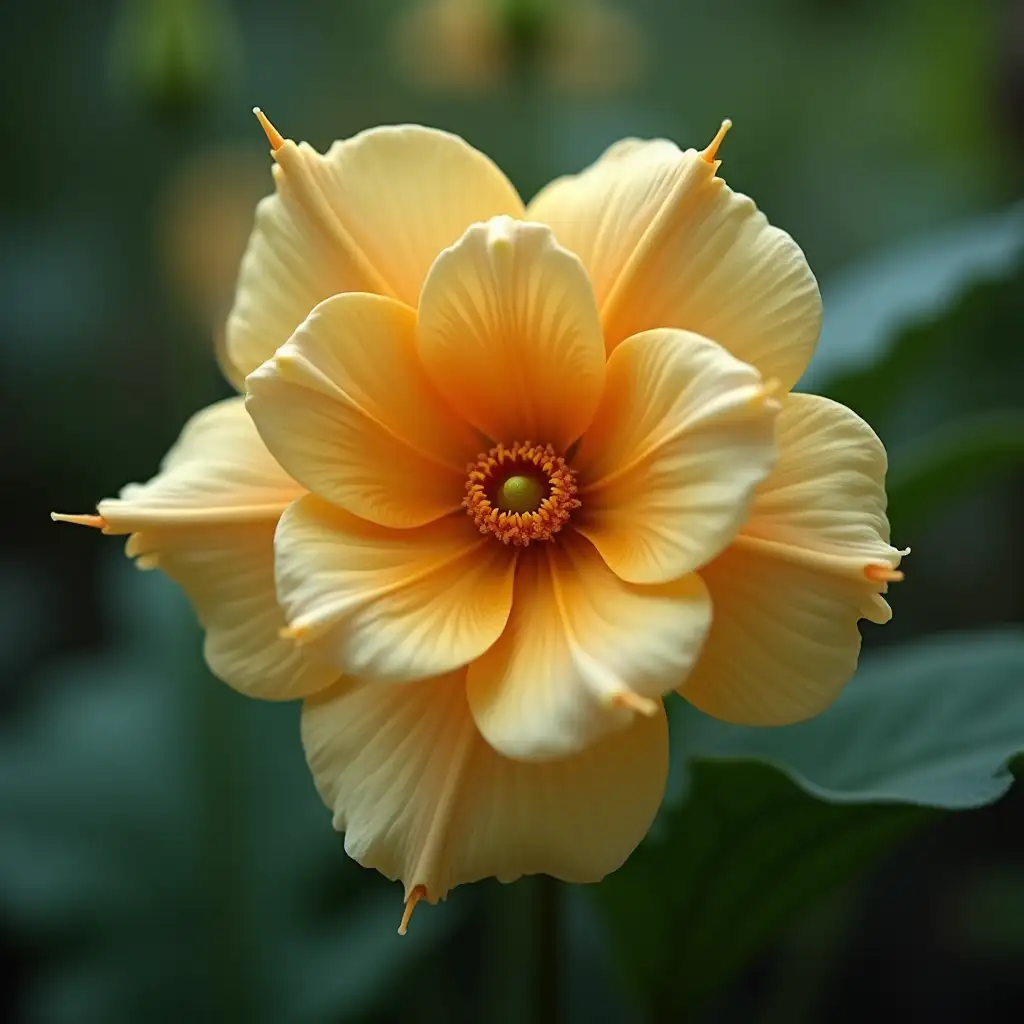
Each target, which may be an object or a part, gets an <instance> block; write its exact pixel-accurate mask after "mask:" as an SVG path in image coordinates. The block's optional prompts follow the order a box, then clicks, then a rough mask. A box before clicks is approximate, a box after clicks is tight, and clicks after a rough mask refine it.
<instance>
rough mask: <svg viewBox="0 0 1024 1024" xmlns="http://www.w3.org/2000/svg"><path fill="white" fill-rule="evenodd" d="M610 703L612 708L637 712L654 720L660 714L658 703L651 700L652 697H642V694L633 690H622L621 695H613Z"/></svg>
mask: <svg viewBox="0 0 1024 1024" xmlns="http://www.w3.org/2000/svg"><path fill="white" fill-rule="evenodd" d="M610 702H611V705H612V707H616V708H625V709H626V710H628V711H635V712H636V713H637V714H639V715H643V716H644V717H645V718H652V717H653V716H654V715H656V714H657V713H658V701H656V700H651V698H650V697H641V696H640V694H638V693H634V692H633V691H632V690H621V691H620V692H619V693H613V694H612V695H611V698H610Z"/></svg>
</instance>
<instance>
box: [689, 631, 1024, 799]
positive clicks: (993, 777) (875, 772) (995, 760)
mask: <svg viewBox="0 0 1024 1024" xmlns="http://www.w3.org/2000/svg"><path fill="white" fill-rule="evenodd" d="M677 711H678V713H677V715H676V717H675V719H674V722H673V724H674V725H675V726H676V727H677V728H676V732H675V733H674V735H673V741H674V742H676V743H678V745H679V749H681V750H683V751H685V752H686V755H687V756H688V757H694V758H702V757H713V758H756V759H758V760H763V761H769V762H771V763H773V764H776V765H778V766H779V767H781V768H783V769H784V770H786V771H787V772H788V773H789V774H790V775H791V776H792V777H793V778H794V779H795V780H796V781H798V782H799V783H800V784H801V785H802V786H803V787H804V789H806V790H807V791H808V792H809V793H812V794H814V795H817V796H819V797H821V798H822V799H827V800H830V801H851V802H856V801H865V800H867V801H892V802H901V803H908V804H918V805H922V806H926V807H939V808H949V809H961V808H970V807H980V806H982V805H984V804H988V803H992V802H993V801H994V800H998V799H999V797H1001V796H1002V795H1003V794H1004V793H1005V792H1006V790H1007V789H1009V787H1010V785H1011V783H1012V781H1013V777H1012V775H1011V773H1010V770H1009V762H1010V761H1011V759H1013V758H1014V757H1015V756H1016V755H1017V754H1019V753H1021V752H1024V630H1022V629H1002V630H993V631H990V632H978V633H962V634H956V633H953V634H946V635H940V636H935V637H928V638H926V639H923V640H918V641H915V642H913V643H909V644H905V645H902V646H900V647H898V648H893V649H891V650H883V651H880V652H878V653H873V654H868V655H865V656H864V657H863V658H862V659H861V667H860V669H859V670H858V672H857V674H856V676H855V677H854V679H853V680H852V681H851V682H850V683H849V684H848V686H847V687H846V689H845V690H844V691H843V693H842V694H841V696H840V697H839V699H838V700H837V701H836V703H835V704H834V705H833V706H832V707H831V708H829V709H828V710H827V711H825V712H824V713H823V714H821V715H819V716H818V717H817V718H813V719H811V720H810V721H808V722H802V723H800V724H799V725H791V726H785V727H782V728H776V729H753V728H744V727H741V726H733V725H726V724H725V723H722V722H717V721H715V720H714V719H711V718H708V717H707V716H706V715H702V714H701V713H700V712H699V711H697V710H696V709H695V708H693V707H691V706H690V705H685V704H684V705H681V706H679V707H678V709H677Z"/></svg>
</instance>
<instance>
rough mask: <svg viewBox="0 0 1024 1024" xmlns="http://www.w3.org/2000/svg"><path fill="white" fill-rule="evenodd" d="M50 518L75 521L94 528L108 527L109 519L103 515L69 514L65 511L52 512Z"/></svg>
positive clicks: (56, 520)
mask: <svg viewBox="0 0 1024 1024" xmlns="http://www.w3.org/2000/svg"><path fill="white" fill-rule="evenodd" d="M50 519H52V520H53V522H55V523H74V524H75V525H76V526H91V527H92V528H93V529H94V530H102V529H105V528H106V525H107V521H106V519H104V518H103V516H96V515H68V514H67V513H64V512H51V513H50Z"/></svg>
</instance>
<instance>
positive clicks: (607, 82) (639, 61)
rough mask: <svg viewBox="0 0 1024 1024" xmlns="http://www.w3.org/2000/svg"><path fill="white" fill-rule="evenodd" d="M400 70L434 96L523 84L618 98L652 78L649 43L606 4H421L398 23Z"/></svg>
mask: <svg viewBox="0 0 1024 1024" xmlns="http://www.w3.org/2000/svg"><path fill="white" fill-rule="evenodd" d="M393 33H394V35H393V40H392V44H393V48H394V53H395V57H396V62H397V64H398V66H399V67H400V68H402V69H403V70H404V71H405V72H406V73H407V74H408V75H409V77H410V79H411V80H412V81H413V82H415V83H419V84H422V85H425V86H427V87H429V88H432V89H438V90H450V91H453V92H458V91H464V92H473V91H479V90H483V89H487V88H492V87H495V86H498V85H500V84H502V83H505V82H506V80H507V79H508V77H509V76H513V75H515V76H517V77H518V76H521V75H522V74H523V72H524V69H525V68H529V71H530V74H531V75H535V76H536V77H537V78H538V79H539V80H540V81H541V82H542V83H543V84H544V85H545V86H546V87H548V88H551V89H553V90H555V91H560V92H565V93H576V94H580V95H603V96H611V95H614V94H616V93H618V92H621V91H623V90H625V89H627V88H628V87H629V86H630V85H632V84H633V83H634V82H635V81H636V80H637V79H639V78H640V77H641V76H642V74H643V70H644V56H645V47H644V36H643V32H642V29H641V26H640V23H639V21H638V20H637V19H636V17H635V16H633V14H632V13H631V12H630V11H629V10H628V9H626V8H625V7H623V6H615V5H613V4H612V3H608V2H605V0H417V2H415V3H412V4H410V5H409V7H408V9H407V10H405V11H404V12H403V13H402V14H401V15H400V16H399V17H397V18H396V19H395V25H394V29H393Z"/></svg>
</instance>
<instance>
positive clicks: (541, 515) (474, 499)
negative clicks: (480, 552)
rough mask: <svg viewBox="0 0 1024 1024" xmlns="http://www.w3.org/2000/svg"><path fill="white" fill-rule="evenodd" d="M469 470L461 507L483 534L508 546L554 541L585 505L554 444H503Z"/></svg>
mask: <svg viewBox="0 0 1024 1024" xmlns="http://www.w3.org/2000/svg"><path fill="white" fill-rule="evenodd" d="M467 471H468V474H469V476H468V478H467V480H466V497H465V498H464V499H463V500H462V504H463V505H465V507H466V511H467V512H468V513H469V516H470V518H471V519H472V520H473V522H474V523H476V525H477V528H478V529H479V530H480V532H481V533H491V534H493V535H494V536H495V537H497V538H498V540H500V541H501V542H502V543H503V544H516V545H519V546H520V547H525V546H526V545H527V544H529V543H530V541H534V540H551V538H552V537H553V536H554V535H555V534H556V533H558V531H559V530H560V529H561V528H562V527H563V526H565V524H566V523H567V522H568V521H569V516H570V515H571V514H572V510H573V509H574V508H579V506H580V502H579V500H578V499H577V497H576V490H577V487H576V476H575V474H574V473H573V471H572V470H571V469H570V468H569V467H568V466H567V465H566V463H565V459H563V458H562V457H561V456H560V455H557V454H556V453H555V449H554V448H552V447H551V445H549V444H547V445H538V444H531V443H530V442H529V441H524V442H523V443H522V444H520V443H519V442H516V443H514V444H511V445H504V444H499V445H497V446H495V447H494V448H492V449H491V450H490V451H489V452H484V454H482V455H481V456H480V457H479V458H478V459H477V460H476V462H474V463H471V464H470V465H469V467H468V469H467Z"/></svg>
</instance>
